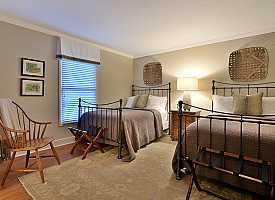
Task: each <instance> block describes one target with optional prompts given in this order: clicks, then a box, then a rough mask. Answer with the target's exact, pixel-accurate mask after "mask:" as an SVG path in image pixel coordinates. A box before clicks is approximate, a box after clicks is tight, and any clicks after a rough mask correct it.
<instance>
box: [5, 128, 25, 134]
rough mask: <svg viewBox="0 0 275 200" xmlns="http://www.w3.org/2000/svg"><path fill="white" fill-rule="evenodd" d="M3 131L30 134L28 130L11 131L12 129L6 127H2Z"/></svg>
mask: <svg viewBox="0 0 275 200" xmlns="http://www.w3.org/2000/svg"><path fill="white" fill-rule="evenodd" d="M4 129H5V130H6V131H9V132H14V133H28V132H30V131H29V130H23V129H13V128H8V127H4Z"/></svg>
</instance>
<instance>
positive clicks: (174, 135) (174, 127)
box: [170, 110, 201, 140]
mask: <svg viewBox="0 0 275 200" xmlns="http://www.w3.org/2000/svg"><path fill="white" fill-rule="evenodd" d="M200 112H201V111H196V112H192V111H191V112H188V111H184V112H183V114H184V115H185V116H186V126H189V124H191V123H193V122H194V121H195V120H196V117H192V116H195V115H200ZM185 116H183V118H182V121H183V124H182V127H184V122H185ZM178 128H179V116H178V111H177V110H172V111H171V129H170V130H171V133H170V135H171V139H172V140H178Z"/></svg>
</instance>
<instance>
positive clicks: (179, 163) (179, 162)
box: [176, 101, 183, 180]
mask: <svg viewBox="0 0 275 200" xmlns="http://www.w3.org/2000/svg"><path fill="white" fill-rule="evenodd" d="M182 107H183V101H179V102H178V117H179V129H178V145H177V146H178V148H179V151H178V155H177V171H176V179H177V180H181V179H182V174H181V169H182V157H183V155H182V117H183V112H182Z"/></svg>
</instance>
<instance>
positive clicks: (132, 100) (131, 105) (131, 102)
mask: <svg viewBox="0 0 275 200" xmlns="http://www.w3.org/2000/svg"><path fill="white" fill-rule="evenodd" d="M137 100H138V96H132V97H128V99H127V103H126V105H125V106H124V108H134V107H135V106H136V103H137Z"/></svg>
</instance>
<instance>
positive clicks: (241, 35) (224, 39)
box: [134, 27, 275, 59]
mask: <svg viewBox="0 0 275 200" xmlns="http://www.w3.org/2000/svg"><path fill="white" fill-rule="evenodd" d="M272 32H275V27H269V28H265V29H261V30H257V31H253V32H247V33H243V34H237V35H233V36H229V37H222V38H216V39H213V40H206V41H201V42H197V43H192V44H188V45H184V46H181V47H175V48H170V49H165V50H161V51H152V52H150V53H147V54H141V55H139V56H134V59H137V58H142V57H147V56H153V55H158V54H163V53H169V52H172V51H178V50H183V49H188V48H192V47H199V46H204V45H209V44H215V43H219V42H226V41H230V40H236V39H242V38H246V37H252V36H256V35H262V34H266V33H272Z"/></svg>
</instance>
